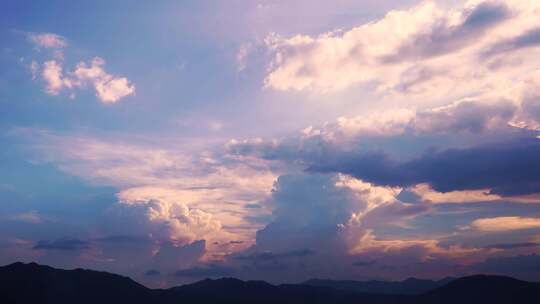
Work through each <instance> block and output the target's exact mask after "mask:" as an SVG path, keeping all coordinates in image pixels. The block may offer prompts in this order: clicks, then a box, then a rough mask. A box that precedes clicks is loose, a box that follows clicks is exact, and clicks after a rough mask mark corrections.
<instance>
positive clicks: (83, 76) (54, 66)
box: [42, 57, 135, 103]
mask: <svg viewBox="0 0 540 304" xmlns="http://www.w3.org/2000/svg"><path fill="white" fill-rule="evenodd" d="M104 65H105V61H104V60H103V59H102V58H99V57H96V58H94V59H92V62H91V63H90V64H89V65H88V64H86V63H85V62H80V63H79V64H77V66H76V67H75V69H74V70H73V71H71V72H67V74H65V73H64V69H63V66H62V63H61V62H59V61H56V60H50V61H46V62H45V63H44V64H43V72H42V76H43V80H45V82H46V84H47V86H46V87H45V92H46V93H48V94H50V95H58V94H59V93H60V92H61V91H62V90H63V89H74V88H84V87H86V86H88V85H92V86H93V87H94V89H95V90H96V96H97V97H98V98H99V100H101V101H102V102H103V103H115V102H118V101H119V100H120V99H122V98H124V97H126V96H129V95H132V94H134V93H135V86H134V85H132V84H130V83H129V81H128V79H127V78H125V77H117V76H113V75H111V74H109V73H107V72H106V71H105V69H104Z"/></svg>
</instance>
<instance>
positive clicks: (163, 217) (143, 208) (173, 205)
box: [119, 196, 221, 245]
mask: <svg viewBox="0 0 540 304" xmlns="http://www.w3.org/2000/svg"><path fill="white" fill-rule="evenodd" d="M119 199H120V202H121V203H122V204H126V205H128V206H130V208H131V209H132V210H133V214H137V213H140V214H141V216H142V217H143V220H144V221H146V224H147V227H146V229H145V230H146V231H147V232H149V233H151V234H152V235H153V236H155V237H157V238H158V239H165V240H167V239H170V240H174V241H175V242H178V243H179V244H182V245H183V244H187V243H191V242H193V241H195V240H198V239H205V238H207V237H208V236H209V235H216V234H217V233H218V232H219V231H220V230H221V223H220V222H219V221H217V220H215V219H213V216H212V215H211V214H209V213H207V212H204V211H203V210H200V209H195V208H189V207H188V206H187V205H186V204H184V203H182V202H170V201H166V200H163V199H149V200H132V199H130V198H127V197H123V196H120V198H119Z"/></svg>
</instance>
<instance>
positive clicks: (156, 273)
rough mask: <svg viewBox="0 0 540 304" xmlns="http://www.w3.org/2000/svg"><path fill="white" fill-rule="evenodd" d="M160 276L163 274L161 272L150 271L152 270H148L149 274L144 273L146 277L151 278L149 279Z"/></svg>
mask: <svg viewBox="0 0 540 304" xmlns="http://www.w3.org/2000/svg"><path fill="white" fill-rule="evenodd" d="M160 274H161V272H159V270H155V269H150V270H148V271H147V272H145V273H144V275H145V276H149V277H153V276H158V275H160Z"/></svg>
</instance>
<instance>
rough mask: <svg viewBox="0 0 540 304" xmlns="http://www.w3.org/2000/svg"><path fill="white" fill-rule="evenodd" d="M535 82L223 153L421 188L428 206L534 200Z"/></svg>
mask: <svg viewBox="0 0 540 304" xmlns="http://www.w3.org/2000/svg"><path fill="white" fill-rule="evenodd" d="M538 75H539V74H538V73H533V74H531V75H529V76H528V77H527V78H526V80H524V81H522V82H520V83H518V84H517V85H516V86H515V87H513V88H510V89H508V90H501V91H494V92H491V93H489V94H483V95H481V96H477V97H475V98H466V99H461V100H458V101H455V102H453V103H450V104H449V105H446V106H439V107H435V108H429V109H423V110H413V109H397V110H390V111H387V112H384V113H382V112H381V113H373V114H369V115H361V116H357V117H351V118H347V117H341V118H338V119H337V120H336V121H335V122H332V123H325V124H324V125H322V126H320V127H313V126H310V127H308V128H305V129H304V130H302V131H301V132H300V133H299V134H297V135H291V136H289V137H286V138H282V139H274V140H268V141H267V140H263V139H254V140H243V141H238V140H232V141H230V142H229V144H228V145H227V149H228V150H229V153H231V154H234V155H253V156H256V157H259V158H262V159H266V160H277V161H281V162H286V163H289V164H295V165H297V166H299V167H301V168H302V167H303V168H306V169H307V170H309V171H312V172H341V173H346V174H350V175H353V176H355V177H357V178H359V179H361V180H364V181H367V182H371V183H374V184H378V185H385V186H392V187H413V188H414V187H417V186H419V185H420V184H426V185H427V187H428V188H429V189H424V190H425V191H423V193H424V194H425V195H429V194H432V197H431V199H430V200H432V201H433V200H439V201H441V199H443V197H444V198H448V199H454V200H457V201H463V200H467V199H473V198H474V199H475V200H476V199H479V200H496V199H499V198H500V197H511V196H523V195H532V194H534V193H536V192H537V190H536V189H538V188H537V186H538V184H539V176H538V175H537V174H536V171H537V169H538V168H537V167H538V162H537V161H536V158H535V157H534V155H536V153H537V152H538V151H536V150H537V149H538V148H539V147H540V146H539V145H540V144H539V142H538V140H537V138H536V136H537V131H538V130H540V129H538V128H537V126H539V125H540V124H539V123H538V122H539V119H540V115H538V113H540V111H538V109H537V108H538V104H539V102H538V101H539V100H540V99H539V98H538V94H537V93H536V92H537V91H538V88H539V87H540V85H539V82H538V79H539V78H538ZM519 129H521V130H519ZM404 147H405V149H404ZM416 189H417V190H420V188H416ZM430 189H431V190H435V192H438V193H439V194H437V193H434V192H430V191H429V190H430ZM464 191H465V192H464ZM417 192H418V191H417ZM428 192H430V193H428ZM449 192H453V193H451V194H447V195H445V196H441V193H449ZM418 193H419V192H418ZM418 193H417V194H418Z"/></svg>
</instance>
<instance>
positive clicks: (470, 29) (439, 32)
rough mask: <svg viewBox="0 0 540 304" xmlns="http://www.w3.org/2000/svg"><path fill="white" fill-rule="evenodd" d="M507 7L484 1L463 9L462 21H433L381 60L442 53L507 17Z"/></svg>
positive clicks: (423, 56) (462, 46)
mask: <svg viewBox="0 0 540 304" xmlns="http://www.w3.org/2000/svg"><path fill="white" fill-rule="evenodd" d="M510 15H511V12H510V9H509V8H508V7H507V6H506V5H505V4H503V3H496V2H484V3H481V4H479V5H477V6H476V7H474V8H473V9H472V10H470V11H469V12H465V18H464V19H463V21H462V23H461V24H459V25H457V26H453V25H448V21H447V20H441V21H440V22H437V23H435V25H434V27H433V28H432V29H431V30H430V31H429V32H428V33H427V34H419V35H418V36H416V37H413V38H412V39H411V40H410V41H409V42H408V43H407V44H406V45H403V46H402V47H400V48H399V49H398V51H397V52H396V53H395V54H392V55H389V56H386V57H384V58H382V61H383V62H399V61H402V60H409V59H420V58H429V57H434V56H439V55H444V54H447V53H450V52H453V51H456V50H459V49H461V48H464V47H466V46H467V45H469V44H470V43H472V42H474V41H476V40H477V39H478V38H480V37H482V36H483V35H485V34H486V32H487V31H488V30H489V28H490V27H493V26H495V25H497V24H499V23H501V22H502V21H504V20H506V19H507V18H509V17H510Z"/></svg>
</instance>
